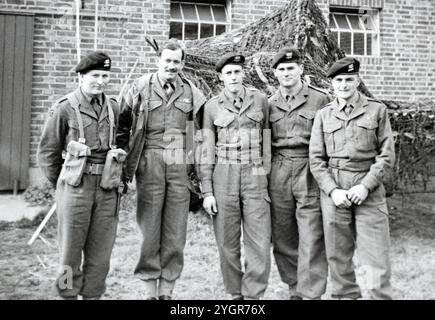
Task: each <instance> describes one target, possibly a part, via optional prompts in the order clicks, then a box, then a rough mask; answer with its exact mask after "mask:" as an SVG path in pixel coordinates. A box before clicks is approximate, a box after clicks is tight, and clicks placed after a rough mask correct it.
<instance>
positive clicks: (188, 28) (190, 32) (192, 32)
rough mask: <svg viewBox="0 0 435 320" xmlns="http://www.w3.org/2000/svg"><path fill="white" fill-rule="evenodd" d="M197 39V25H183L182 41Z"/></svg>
mask: <svg viewBox="0 0 435 320" xmlns="http://www.w3.org/2000/svg"><path fill="white" fill-rule="evenodd" d="M195 39H198V24H196V23H186V24H185V25H184V40H195Z"/></svg>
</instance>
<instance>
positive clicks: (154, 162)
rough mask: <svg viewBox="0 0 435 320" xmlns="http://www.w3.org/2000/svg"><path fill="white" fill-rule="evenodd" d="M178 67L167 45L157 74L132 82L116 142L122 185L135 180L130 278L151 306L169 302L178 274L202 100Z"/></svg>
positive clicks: (180, 57) (179, 56)
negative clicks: (136, 250) (135, 239)
mask: <svg viewBox="0 0 435 320" xmlns="http://www.w3.org/2000/svg"><path fill="white" fill-rule="evenodd" d="M183 66H184V50H183V49H182V47H181V46H180V44H179V43H178V42H176V41H173V40H171V41H169V42H168V43H166V45H165V46H164V47H163V49H162V50H161V51H159V59H158V62H157V67H158V70H157V72H155V73H152V74H146V75H144V76H142V77H140V78H139V79H137V80H136V81H135V82H134V84H133V85H132V87H131V88H130V90H129V91H128V92H127V94H126V95H125V96H124V99H123V101H122V103H121V110H122V111H121V116H120V119H119V123H120V127H119V134H118V140H117V141H118V144H119V145H120V146H121V147H122V148H125V150H127V151H128V156H127V160H126V163H125V168H124V173H123V175H124V177H123V179H124V180H125V181H127V182H130V181H132V179H133V176H134V175H135V177H136V188H137V208H136V210H137V213H136V214H137V221H138V224H139V228H140V231H141V233H142V237H143V241H142V246H141V251H140V256H139V262H138V264H137V266H136V269H135V271H134V273H135V275H136V276H137V277H138V278H139V279H141V280H142V282H143V284H144V297H145V299H150V300H154V299H157V298H158V299H160V300H169V299H172V295H173V289H174V286H175V282H176V280H177V279H178V278H179V277H180V275H181V271H182V269H183V250H184V246H185V242H186V231H187V217H188V213H189V202H190V192H189V188H188V186H189V176H188V173H189V172H190V170H191V168H193V164H194V161H193V158H192V160H190V159H191V158H190V157H189V155H188V153H189V152H188V150H187V146H188V145H189V146H191V145H192V144H193V135H191V133H193V129H194V125H193V122H194V120H195V119H194V118H195V117H194V114H196V112H197V111H198V110H199V109H200V107H201V106H202V105H203V104H204V103H205V100H206V99H205V97H204V95H203V94H202V93H201V91H200V90H199V89H197V88H196V87H195V85H194V84H193V83H192V82H191V81H189V80H188V79H186V78H184V77H182V76H181V74H180V72H181V71H182V68H183ZM197 127H198V128H199V124H198V125H197ZM130 133H131V134H130ZM193 149H194V148H193ZM193 149H192V150H191V151H193Z"/></svg>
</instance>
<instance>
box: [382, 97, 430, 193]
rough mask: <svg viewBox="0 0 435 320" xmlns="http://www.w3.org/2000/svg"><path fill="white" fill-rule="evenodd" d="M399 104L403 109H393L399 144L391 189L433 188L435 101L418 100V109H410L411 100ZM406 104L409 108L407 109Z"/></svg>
mask: <svg viewBox="0 0 435 320" xmlns="http://www.w3.org/2000/svg"><path fill="white" fill-rule="evenodd" d="M386 104H387V105H388V104H389V102H388V101H386ZM396 104H397V105H399V106H400V107H401V108H400V109H397V110H391V109H390V121H391V126H392V129H393V133H394V138H395V145H396V163H395V166H394V170H393V173H392V175H391V177H390V180H389V182H390V184H391V186H390V188H392V191H402V192H422V191H433V190H431V189H432V188H433V186H431V179H433V172H431V171H432V170H431V165H433V162H434V158H435V157H434V156H435V116H434V111H435V102H433V101H432V102H431V101H428V102H426V103H423V102H419V103H415V104H414V106H415V107H414V108H409V103H408V104H406V103H403V104H402V105H400V103H396ZM405 105H406V107H407V108H406V109H404V108H403V106H405ZM389 106H390V108H391V107H392V106H391V104H390V105H389ZM422 106H424V107H423V108H422Z"/></svg>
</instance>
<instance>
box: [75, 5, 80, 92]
mask: <svg viewBox="0 0 435 320" xmlns="http://www.w3.org/2000/svg"><path fill="white" fill-rule="evenodd" d="M80 2H81V1H80V0H76V47H77V63H79V62H80V58H81V51H80ZM78 76H79V86H80V85H81V78H80V73H78Z"/></svg>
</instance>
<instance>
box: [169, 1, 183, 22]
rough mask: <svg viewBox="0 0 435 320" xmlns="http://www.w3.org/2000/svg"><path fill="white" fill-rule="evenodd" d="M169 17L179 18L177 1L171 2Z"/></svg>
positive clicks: (179, 12)
mask: <svg viewBox="0 0 435 320" xmlns="http://www.w3.org/2000/svg"><path fill="white" fill-rule="evenodd" d="M171 18H172V19H179V20H181V11H180V4H179V3H171Z"/></svg>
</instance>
